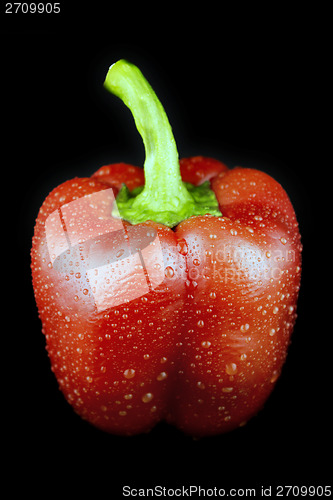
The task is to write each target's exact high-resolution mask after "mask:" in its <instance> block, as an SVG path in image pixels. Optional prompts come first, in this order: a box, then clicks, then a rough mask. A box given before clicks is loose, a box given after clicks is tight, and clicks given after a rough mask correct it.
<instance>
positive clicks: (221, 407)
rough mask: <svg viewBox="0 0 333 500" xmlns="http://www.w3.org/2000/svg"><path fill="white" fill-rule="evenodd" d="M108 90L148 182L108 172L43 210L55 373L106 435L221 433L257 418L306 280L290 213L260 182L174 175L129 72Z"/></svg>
mask: <svg viewBox="0 0 333 500" xmlns="http://www.w3.org/2000/svg"><path fill="white" fill-rule="evenodd" d="M105 86H106V88H107V89H108V90H110V91H111V92H112V93H114V94H115V95H117V96H118V97H120V98H121V99H122V100H123V101H124V103H125V104H126V105H127V106H128V107H129V108H130V110H131V111H132V114H133V116H134V119H135V123H136V126H137V129H138V131H139V132H140V134H141V136H142V138H143V141H144V145H145V149H146V159H145V163H144V170H142V169H141V168H139V167H134V166H131V165H128V164H124V163H119V164H113V165H108V166H104V167H102V168H100V169H99V170H98V171H97V172H95V173H94V174H93V175H92V176H91V177H90V178H75V179H73V180H70V181H67V182H64V183H63V184H61V185H60V186H58V187H57V188H55V189H54V190H53V191H52V192H51V193H50V194H49V195H48V196H47V198H46V200H45V201H44V203H43V205H42V207H41V209H40V212H39V214H38V218H37V221H36V226H35V232H34V237H33V245H32V252H31V257H32V276H33V287H34V292H35V298H36V302H37V306H38V310H39V315H40V319H41V321H42V325H43V332H44V334H45V336H46V343H47V350H48V354H49V357H50V360H51V365H52V370H53V372H54V373H55V376H56V377H57V380H58V383H59V386H60V389H61V390H62V392H63V393H64V395H65V397H66V399H67V400H68V401H69V403H70V404H71V405H72V406H73V408H74V410H75V411H76V412H77V413H78V414H79V415H81V417H83V418H84V419H86V420H88V421H89V422H90V423H92V424H93V425H95V426H97V427H98V428H100V429H103V430H105V431H107V432H111V433H115V434H123V435H133V434H136V433H140V432H144V431H148V430H149V429H151V428H152V427H153V426H154V425H155V424H156V423H157V422H159V421H161V420H166V421H168V422H170V423H171V424H174V425H176V426H177V427H178V428H180V429H182V430H183V431H184V432H186V433H188V434H192V435H194V436H205V435H213V434H218V433H222V432H225V431H229V430H231V429H234V428H237V427H238V426H242V425H244V424H245V422H246V421H247V420H248V419H249V418H251V417H252V416H253V415H255V414H256V413H257V412H258V410H259V409H260V408H261V407H262V406H263V404H264V402H265V401H266V399H267V397H268V396H269V394H270V393H271V391H272V389H273V387H274V385H275V383H276V381H277V380H278V377H279V375H280V373H281V369H282V365H283V363H284V361H285V359H286V353H287V348H288V345H289V342H290V336H291V333H292V330H293V326H294V323H295V319H296V303H297V296H298V290H299V286H300V275H301V243H300V234H299V230H298V224H297V220H296V216H295V213H294V210H293V207H292V205H291V202H290V201H289V199H288V196H287V194H286V192H285V191H284V190H283V188H282V187H281V186H280V184H278V182H276V181H275V180H274V179H273V178H272V177H270V176H269V175H267V174H265V173H263V172H261V171H258V170H254V169H248V168H239V167H238V168H234V169H231V170H229V169H228V168H227V166H226V165H224V164H223V163H221V162H219V161H217V160H215V159H211V158H204V157H201V156H199V157H193V158H188V159H182V160H180V161H179V160H178V153H177V148H176V145H175V141H174V138H173V135H172V131H171V127H170V124H169V122H168V119H167V117H166V114H165V112H164V110H163V108H162V106H161V104H160V102H159V101H158V99H157V97H156V95H155V93H154V92H153V90H152V89H151V87H150V85H149V84H148V83H147V81H146V80H145V79H144V77H143V75H142V74H141V72H140V71H139V70H138V68H136V67H135V66H134V65H132V64H130V63H128V62H126V61H123V60H122V61H118V62H117V63H116V64H114V65H113V66H111V68H110V70H109V72H108V75H107V78H106V81H105Z"/></svg>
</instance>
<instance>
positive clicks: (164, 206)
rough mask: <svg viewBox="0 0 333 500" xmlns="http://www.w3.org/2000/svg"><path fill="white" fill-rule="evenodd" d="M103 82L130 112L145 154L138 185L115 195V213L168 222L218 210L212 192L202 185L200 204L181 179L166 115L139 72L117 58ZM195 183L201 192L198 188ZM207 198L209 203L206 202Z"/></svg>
mask: <svg viewBox="0 0 333 500" xmlns="http://www.w3.org/2000/svg"><path fill="white" fill-rule="evenodd" d="M104 86H105V87H106V89H107V90H109V91H110V92H111V93H113V94H114V95H116V96H117V97H119V98H120V99H121V100H122V101H123V102H124V104H125V105H126V106H127V107H128V108H129V109H130V111H131V112H132V115H133V118H134V121H135V124H136V127H137V129H138V132H139V133H140V135H141V137H142V140H143V143H144V147H145V153H146V158H145V162H144V174H145V185H144V187H143V189H139V193H137V191H134V192H132V193H130V192H129V191H128V189H127V188H126V187H124V188H123V189H122V190H121V191H120V193H119V194H118V197H117V199H116V201H117V210H118V213H116V214H114V215H118V216H120V217H121V218H123V219H125V220H128V221H129V222H131V223H132V224H138V223H140V222H144V221H146V220H153V221H155V222H160V223H162V224H165V225H167V226H169V227H173V226H175V225H177V224H178V223H179V222H180V221H182V220H184V219H186V218H188V217H190V216H191V215H199V214H202V215H203V214H206V213H212V210H213V212H214V213H213V215H221V214H220V212H219V211H218V203H217V200H216V198H215V195H214V193H213V191H211V190H210V189H209V191H210V193H211V195H212V196H207V192H206V191H207V189H206V190H205V193H204V200H203V201H204V203H203V206H201V207H200V208H199V206H200V200H199V199H198V198H200V196H195V194H194V193H193V189H197V188H194V186H191V187H190V189H188V187H189V186H188V185H186V184H185V183H184V182H183V181H182V179H181V175H180V167H179V160H178V152H177V147H176V143H175V140H174V137H173V134H172V129H171V126H170V123H169V120H168V117H167V115H166V113H165V111H164V109H163V107H162V105H161V103H160V101H159V100H158V98H157V96H156V94H155V92H154V91H153V89H152V88H151V86H150V85H149V83H148V82H147V80H146V79H145V78H144V76H143V74H142V73H141V71H140V70H139V69H138V68H137V67H136V66H135V65H134V64H131V63H129V62H127V61H125V60H120V61H118V62H116V63H115V64H113V65H112V66H111V67H110V68H109V71H108V73H107V76H106V79H105V82H104ZM206 187H207V186H206ZM199 188H200V189H199V191H200V192H202V191H203V187H202V186H199ZM190 191H191V192H190ZM196 194H197V195H199V192H198V193H196ZM208 198H210V201H213V206H208V205H209V203H208V205H207V201H208ZM214 200H215V201H214ZM201 205H202V204H201Z"/></svg>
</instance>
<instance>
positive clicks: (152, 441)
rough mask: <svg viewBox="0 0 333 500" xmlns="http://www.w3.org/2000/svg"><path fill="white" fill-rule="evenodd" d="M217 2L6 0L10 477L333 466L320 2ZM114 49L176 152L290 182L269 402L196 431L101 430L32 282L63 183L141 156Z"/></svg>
mask: <svg viewBox="0 0 333 500" xmlns="http://www.w3.org/2000/svg"><path fill="white" fill-rule="evenodd" d="M213 5H214V7H210V6H209V3H208V2H206V4H205V5H200V4H199V5H198V6H197V7H195V6H194V5H190V6H188V7H186V10H184V11H183V9H180V4H179V5H178V6H175V5H172V4H169V3H168V4H163V5H161V6H157V4H156V5H152V6H151V7H149V8H146V7H144V5H138V3H136V5H135V7H132V6H130V5H126V6H124V8H122V7H117V8H109V9H106V8H105V7H104V8H101V6H98V4H97V3H93V4H92V3H91V5H90V4H89V3H88V2H84V5H82V3H81V5H80V4H78V5H76V6H75V3H73V2H72V3H71V7H69V2H66V5H65V2H64V1H63V2H61V14H59V15H39V16H38V15H34V16H33V15H16V16H15V15H13V14H12V15H11V16H9V15H5V14H4V7H3V5H2V6H1V8H2V12H1V23H2V25H1V34H2V37H1V44H2V52H1V54H2V55H1V70H2V76H1V85H2V103H3V104H2V107H3V109H4V113H2V121H3V131H2V132H1V136H2V144H3V146H2V155H3V162H2V163H3V166H2V188H3V196H2V200H3V210H2V228H3V231H4V233H3V234H4V238H3V240H2V241H3V245H2V246H3V252H4V255H3V262H4V266H3V271H5V273H8V277H7V274H5V276H6V277H5V278H4V280H5V287H4V291H5V294H6V295H7V297H8V300H7V301H6V306H5V308H4V320H3V325H2V326H3V328H2V335H3V339H4V341H5V342H4V346H3V366H4V371H5V373H4V376H3V407H2V414H3V416H4V417H5V421H4V424H3V426H2V433H3V441H4V440H6V443H7V446H6V450H5V451H3V454H4V455H5V459H6V465H7V468H8V472H9V474H8V478H10V483H11V488H12V491H16V490H17V489H18V488H23V489H24V491H25V492H26V493H28V492H32V493H37V492H44V493H46V494H48V493H49V492H50V493H51V492H54V491H55V490H59V492H62V491H63V492H65V491H66V492H68V493H70V492H71V493H73V494H76V495H77V496H78V495H79V494H80V493H81V492H88V490H91V491H95V494H96V495H97V494H103V495H104V497H103V498H113V497H114V496H115V495H118V497H121V494H122V487H123V485H126V484H127V485H130V486H132V487H135V486H136V487H141V488H143V487H153V486H154V485H158V484H159V485H162V486H168V487H173V488H174V487H176V486H178V485H190V484H194V485H201V486H206V487H214V486H216V487H218V488H229V487H232V488H241V487H243V488H250V487H254V488H257V494H258V496H259V494H260V486H261V485H265V486H269V485H277V484H280V485H286V484H292V485H293V484H298V485H301V484H308V485H309V484H312V485H320V484H323V485H325V484H329V482H330V476H329V473H328V471H329V465H330V463H329V459H328V458H327V452H328V454H330V448H331V446H332V431H331V428H332V424H331V417H330V415H331V410H330V406H329V402H330V399H331V393H332V391H331V383H332V377H331V368H330V364H331V354H330V347H329V345H328V342H329V341H330V339H329V337H330V336H331V331H332V328H330V327H329V315H327V317H326V318H325V316H324V314H325V311H326V310H327V305H326V304H325V303H324V299H323V296H324V294H323V288H322V286H323V283H325V282H329V276H330V274H331V269H329V266H326V265H325V262H326V260H325V258H326V259H327V256H328V253H329V246H328V243H327V240H325V237H324V236H323V232H322V230H321V228H320V226H319V224H320V221H322V220H323V218H324V217H325V210H324V208H323V204H322V203H323V199H322V194H321V193H322V184H323V183H324V184H325V183H326V182H327V181H325V177H326V175H327V173H328V171H329V170H328V164H327V162H324V161H322V159H321V158H320V153H321V151H322V148H323V145H324V144H325V141H326V140H327V137H325V133H324V129H325V127H323V126H322V124H323V120H322V119H323V116H325V104H326V100H325V98H323V92H324V82H325V80H326V76H327V75H326V69H325V68H326V61H325V53H324V51H325V30H324V29H322V21H323V18H324V17H325V13H322V12H313V11H311V9H309V10H308V11H304V9H303V10H302V11H295V12H291V11H290V10H289V9H285V10H284V9H282V8H281V7H280V8H278V7H270V8H265V9H258V10H257V11H256V10H254V9H253V7H251V8H249V7H247V8H244V5H242V4H241V6H240V5H238V3H234V4H233V5H234V9H231V8H229V7H226V5H224V4H222V7H221V5H219V4H218V3H216V2H215V3H214V4H213ZM179 9H180V11H179ZM120 58H127V59H129V60H130V61H132V62H133V63H135V64H136V65H138V66H139V67H140V69H141V70H142V72H143V73H144V75H145V76H146V77H147V79H148V80H149V81H150V83H151V84H152V86H153V88H154V90H155V91H156V93H157V95H158V96H159V98H160V100H161V102H162V103H163V105H164V107H165V109H166V112H167V114H168V116H169V120H170V122H171V125H172V127H173V131H174V135H175V138H176V142H177V146H178V151H179V155H180V157H185V156H191V155H207V156H213V157H216V158H218V159H220V160H222V161H224V162H225V163H227V164H228V165H229V166H230V167H233V166H236V165H242V166H246V167H254V168H259V169H262V170H264V171H266V172H267V173H269V174H271V175H272V176H274V177H275V178H276V179H277V180H278V181H279V182H280V183H281V184H282V185H283V186H284V187H285V189H286V191H287V192H288V194H289V196H290V198H291V200H292V203H293V205H294V207H295V211H296V214H297V217H298V220H299V223H300V229H301V234H302V241H303V245H304V252H303V275H302V276H303V279H302V287H301V293H300V299H299V310H298V311H299V317H298V320H297V323H296V327H295V330H294V334H293V341H292V344H291V347H290V350H289V355H288V359H287V362H286V365H285V367H284V370H283V373H282V376H281V378H280V380H279V381H278V383H277V386H276V389H275V391H274V392H273V394H272V396H271V397H270V398H269V400H268V401H267V404H266V406H265V408H264V409H263V410H262V412H261V413H260V414H259V415H258V416H257V417H255V418H254V419H253V420H252V421H250V422H249V423H248V424H247V425H246V426H245V427H243V428H240V429H238V430H236V431H234V432H232V433H230V434H227V435H222V436H217V437H213V438H205V439H202V440H193V439H192V438H190V437H187V436H184V435H183V434H182V433H180V432H179V431H177V430H176V429H174V428H171V427H168V426H167V425H165V424H163V423H162V424H160V425H158V426H157V427H156V428H155V429H154V430H153V431H152V432H151V433H150V434H147V435H140V436H137V437H133V438H120V437H115V436H111V435H107V434H104V433H102V432H100V431H98V430H96V429H94V428H93V427H91V426H90V425H89V424H87V423H86V422H83V421H82V420H81V419H80V418H79V417H78V416H76V415H75V414H74V412H73V411H72V410H71V408H70V406H69V405H68V404H67V403H66V402H65V400H64V398H63V396H62V395H61V393H60V392H59V390H58V388H57V384H56V381H55V379H54V377H53V374H52V373H51V371H50V367H49V361H48V358H47V354H46V351H45V343H44V337H43V335H42V333H41V324H40V322H39V319H38V315H37V310H36V307H35V302H34V297H33V290H32V286H31V276H30V267H29V266H30V255H29V253H30V246H31V237H32V234H33V226H34V221H35V218H36V217H37V214H38V210H39V207H40V205H41V204H42V202H43V200H44V198H45V196H46V195H47V194H48V193H49V192H50V191H51V190H52V189H53V188H54V187H55V186H56V185H58V184H59V183H61V182H63V181H65V180H67V179H70V178H72V177H75V176H78V177H83V176H89V175H91V174H92V173H93V172H94V171H95V170H97V169H98V168H99V167H100V166H102V165H103V164H106V163H112V162H119V161H125V162H128V163H133V164H137V165H142V163H143V160H144V150H143V146H142V143H141V139H140V137H139V135H138V133H137V132H136V130H135V126H134V122H133V120H132V117H131V115H130V113H129V111H128V110H127V108H125V106H124V105H123V104H122V103H121V102H120V101H119V100H118V99H117V98H115V97H113V96H111V95H110V94H108V93H107V92H106V91H105V90H104V89H103V81H104V78H105V75H106V72H107V69H108V66H109V65H110V64H112V63H113V62H115V61H116V60H118V59H120ZM325 169H326V170H325ZM319 172H320V174H319ZM323 174H324V175H323ZM319 177H320V180H317V179H319ZM6 194H7V195H8V197H6ZM326 236H327V234H326ZM323 249H325V252H323ZM324 256H325V257H324ZM324 266H325V267H324ZM323 269H324V273H323ZM323 275H324V280H323V281H322V282H320V281H319V279H318V278H320V277H321V276H323ZM329 293H330V292H329ZM328 298H329V295H328ZM8 315H9V316H10V319H9V322H8V323H6V320H5V319H6V317H7V316H8ZM326 319H327V321H326ZM7 341H8V347H7Z"/></svg>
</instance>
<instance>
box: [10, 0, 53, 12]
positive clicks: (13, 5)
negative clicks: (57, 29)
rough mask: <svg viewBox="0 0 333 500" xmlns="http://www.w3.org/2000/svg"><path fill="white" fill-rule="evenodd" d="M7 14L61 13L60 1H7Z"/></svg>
mask: <svg viewBox="0 0 333 500" xmlns="http://www.w3.org/2000/svg"><path fill="white" fill-rule="evenodd" d="M5 13H6V14H60V2H56V3H51V2H49V3H42V2H39V3H26V2H23V3H21V2H7V3H6V4H5Z"/></svg>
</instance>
